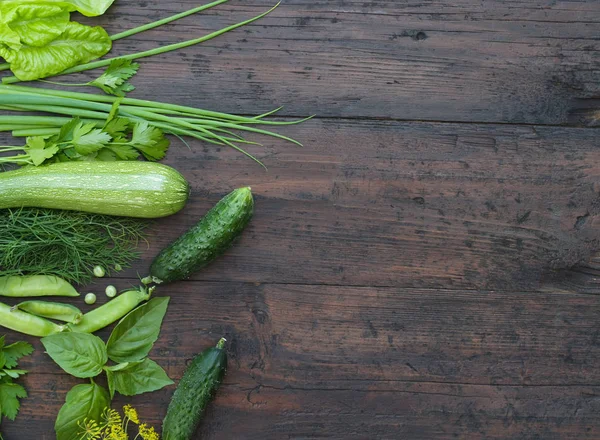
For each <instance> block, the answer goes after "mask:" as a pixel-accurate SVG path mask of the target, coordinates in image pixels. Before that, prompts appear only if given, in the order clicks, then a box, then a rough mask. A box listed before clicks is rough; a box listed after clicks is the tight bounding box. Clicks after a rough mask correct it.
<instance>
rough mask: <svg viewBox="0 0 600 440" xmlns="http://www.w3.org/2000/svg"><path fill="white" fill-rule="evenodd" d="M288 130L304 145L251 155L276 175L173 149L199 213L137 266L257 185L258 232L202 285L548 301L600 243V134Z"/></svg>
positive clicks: (156, 242) (207, 273)
mask: <svg viewBox="0 0 600 440" xmlns="http://www.w3.org/2000/svg"><path fill="white" fill-rule="evenodd" d="M281 131H282V132H285V133H286V134H288V135H290V136H293V137H296V138H299V139H301V140H302V141H304V143H305V144H306V145H305V147H303V148H298V147H295V146H293V145H287V144H285V143H283V142H272V141H269V143H268V146H266V147H257V148H254V149H253V152H255V153H256V154H258V155H259V157H260V158H261V159H262V160H264V162H265V163H266V164H267V166H268V167H269V171H268V172H264V171H262V170H261V169H260V168H259V167H257V166H256V165H254V164H252V163H250V162H249V161H248V160H247V159H245V158H244V157H242V156H240V155H238V154H237V153H235V152H233V151H230V150H228V149H225V150H221V151H216V150H215V149H213V148H211V147H208V148H206V149H205V150H204V151H194V150H192V151H189V150H187V149H185V148H182V147H173V150H172V152H171V155H170V163H171V164H173V165H174V166H175V167H176V168H177V169H178V170H180V171H181V172H182V173H183V174H184V176H186V178H187V179H188V180H189V181H190V182H192V185H193V188H192V199H191V200H192V201H191V203H190V205H189V206H188V207H187V208H186V210H185V211H184V212H182V213H180V214H178V215H177V216H176V218H175V219H176V220H175V219H167V220H165V221H161V222H159V223H158V225H157V230H160V231H161V233H160V234H157V235H156V236H155V237H153V239H152V240H151V243H150V249H149V250H148V252H146V253H145V256H146V258H145V260H144V261H143V262H142V263H141V264H140V266H141V267H144V268H147V267H149V264H150V258H152V257H153V256H154V255H156V253H157V252H158V250H159V249H161V248H162V247H164V246H166V245H167V244H168V243H169V242H170V241H171V240H173V239H174V238H175V237H177V236H178V235H180V234H181V233H182V232H183V231H184V230H186V229H187V228H188V227H190V226H191V225H192V224H194V223H195V222H196V221H197V220H198V219H199V218H200V217H201V216H202V215H203V214H204V213H205V212H206V211H207V210H208V209H209V208H210V206H212V204H214V203H216V201H217V200H218V199H219V198H220V197H221V196H223V195H225V194H226V193H227V192H229V191H230V189H231V188H233V187H241V186H247V185H249V186H251V187H252V188H253V191H254V193H255V195H256V206H257V208H256V217H255V220H254V221H253V222H252V223H251V225H250V228H249V230H248V233H247V234H245V235H244V236H243V237H242V239H241V241H240V242H239V243H238V245H237V246H236V247H235V248H234V249H232V250H231V252H229V253H228V254H227V255H226V256H225V257H224V258H222V259H220V260H218V261H217V262H216V263H215V264H214V265H212V266H211V267H209V268H207V269H206V270H203V271H202V272H200V273H198V274H197V275H194V277H193V278H194V279H202V280H215V281H216V280H227V281H245V282H255V281H257V282H278V283H300V284H334V285H370V286H420V287H456V288H465V287H467V288H482V287H483V288H495V289H537V288H539V287H540V286H541V285H543V283H544V281H545V278H546V276H547V275H549V271H551V270H556V269H562V268H568V267H571V266H572V265H574V264H575V263H577V262H579V261H585V260H586V258H587V257H588V256H589V252H590V250H593V249H595V246H596V243H597V241H598V239H599V238H600V235H599V232H598V228H597V222H598V217H597V214H598V208H599V206H600V205H598V187H597V182H598V173H599V168H598V167H597V165H596V164H597V163H599V160H600V152H599V150H598V149H597V146H596V133H597V132H596V131H595V130H594V129H573V128H557V127H535V126H533V127H519V126H504V125H478V124H442V123H399V122H389V121H368V122H359V121H353V120H337V119H325V120H322V119H321V120H317V121H310V122H308V123H305V124H303V125H301V126H296V127H286V128H283V129H281ZM575 144H576V145H577V148H576V150H574V149H573V145H575ZM175 150H176V151H177V153H176V156H175V155H174V154H173V153H174V151H175ZM168 163H169V162H168ZM135 270H139V266H136V268H135ZM130 275H131V276H135V272H130Z"/></svg>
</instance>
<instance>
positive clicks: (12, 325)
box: [0, 303, 66, 337]
mask: <svg viewBox="0 0 600 440" xmlns="http://www.w3.org/2000/svg"><path fill="white" fill-rule="evenodd" d="M0 325H2V326H3V327H6V328H9V329H11V330H14V331H17V332H21V333H25V334H26V335H31V336H40V337H44V336H49V335H53V334H55V333H60V332H62V331H65V330H66V326H64V325H58V324H55V323H53V322H52V321H49V320H47V319H44V318H40V317H39V316H35V315H32V314H30V313H27V312H24V311H22V310H12V307H10V306H7V305H6V304H3V303H0Z"/></svg>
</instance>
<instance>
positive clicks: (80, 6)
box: [0, 0, 115, 17]
mask: <svg viewBox="0 0 600 440" xmlns="http://www.w3.org/2000/svg"><path fill="white" fill-rule="evenodd" d="M114 1H115V0H8V1H4V2H2V3H7V4H11V3H13V4H14V3H19V4H35V5H42V6H46V5H56V6H59V7H61V8H62V9H63V10H65V11H78V12H81V13H82V14H83V15H85V16H88V17H95V16H97V15H102V14H104V13H105V12H106V10H107V9H108V8H109V7H110V5H112V4H113V3H114ZM0 7H1V6H0Z"/></svg>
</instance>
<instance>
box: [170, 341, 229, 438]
mask: <svg viewBox="0 0 600 440" xmlns="http://www.w3.org/2000/svg"><path fill="white" fill-rule="evenodd" d="M224 345H225V339H221V340H220V341H219V343H218V344H217V346H216V347H213V348H209V349H207V350H204V351H203V352H202V353H200V354H199V355H198V356H196V357H195V358H194V360H192V363H191V364H190V366H189V367H188V368H187V370H186V371H185V373H184V374H183V377H182V378H181V381H180V382H179V385H177V389H176V390H175V393H174V394H173V398H172V399H171V403H169V408H168V409H167V415H166V416H165V418H164V420H163V425H162V430H163V433H162V438H163V440H191V438H192V436H193V435H194V432H195V431H196V429H197V428H198V425H199V423H200V419H201V418H202V415H203V414H204V410H205V409H206V407H207V405H208V404H209V402H210V401H211V400H212V398H213V397H214V395H215V392H216V391H217V388H218V387H219V385H220V384H221V382H222V381H223V377H224V376H225V371H226V369H227V354H226V353H225V350H223V346H224Z"/></svg>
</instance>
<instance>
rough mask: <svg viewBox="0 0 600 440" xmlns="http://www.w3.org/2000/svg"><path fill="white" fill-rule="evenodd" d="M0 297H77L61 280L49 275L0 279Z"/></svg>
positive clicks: (71, 288)
mask: <svg viewBox="0 0 600 440" xmlns="http://www.w3.org/2000/svg"><path fill="white" fill-rule="evenodd" d="M0 296H10V297H13V298H23V297H28V296H79V293H78V292H77V290H75V288H74V287H73V286H71V285H70V284H69V283H68V282H66V281H65V280H63V279H62V278H59V277H56V276H51V275H27V276H17V275H12V276H5V277H0Z"/></svg>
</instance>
